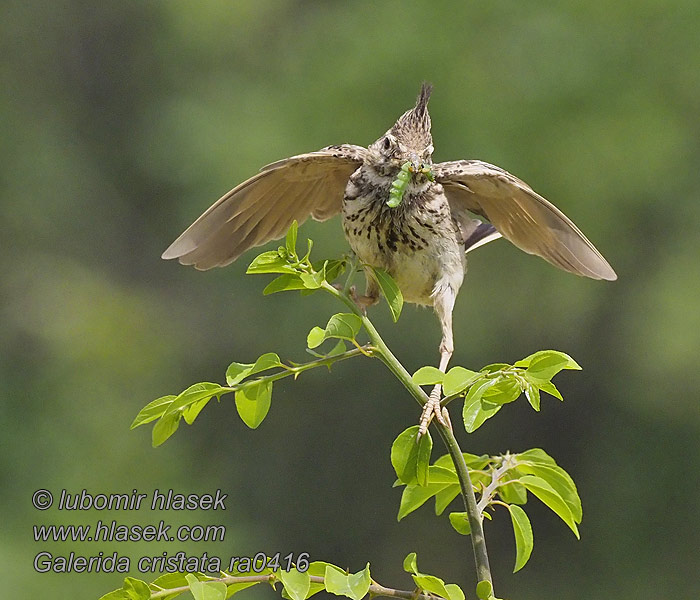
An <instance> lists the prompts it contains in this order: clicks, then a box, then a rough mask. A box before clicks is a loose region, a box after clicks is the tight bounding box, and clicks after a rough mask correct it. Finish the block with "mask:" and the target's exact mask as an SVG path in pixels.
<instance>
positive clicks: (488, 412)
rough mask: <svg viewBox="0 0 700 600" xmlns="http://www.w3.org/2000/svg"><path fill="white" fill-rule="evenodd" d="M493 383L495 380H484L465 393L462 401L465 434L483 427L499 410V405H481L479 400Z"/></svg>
mask: <svg viewBox="0 0 700 600" xmlns="http://www.w3.org/2000/svg"><path fill="white" fill-rule="evenodd" d="M495 383H496V380H495V379H484V380H483V381H480V382H479V383H477V384H475V385H473V386H472V387H471V388H470V389H469V392H467V397H466V398H465V399H464V409H463V411H462V418H463V420H464V427H465V428H466V430H467V433H473V432H474V431H476V430H477V429H478V428H479V427H481V426H482V425H483V423H484V421H486V419H489V418H491V417H492V416H493V415H495V414H496V413H497V412H498V411H499V410H501V407H500V406H499V405H496V404H490V403H483V402H482V400H481V397H482V396H483V394H484V392H485V391H486V390H487V389H488V388H489V387H491V386H492V385H494V384H495Z"/></svg>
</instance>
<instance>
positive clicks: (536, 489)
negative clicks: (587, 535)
mask: <svg viewBox="0 0 700 600" xmlns="http://www.w3.org/2000/svg"><path fill="white" fill-rule="evenodd" d="M520 483H522V484H523V485H524V486H525V487H526V488H527V490H528V491H529V492H531V493H532V494H534V495H535V496H537V498H539V499H540V500H541V501H542V502H544V504H546V505H547V506H548V507H549V508H550V509H551V510H552V511H554V513H555V514H556V515H557V516H558V517H559V518H560V519H561V520H562V521H564V523H566V524H567V525H568V526H569V528H570V529H571V531H573V532H574V535H575V536H576V537H577V538H580V537H581V536H580V535H579V532H578V528H577V527H576V520H575V518H574V515H573V514H572V512H571V509H570V508H569V506H568V504H567V503H566V502H565V501H564V499H563V498H562V497H561V496H560V495H559V494H558V493H557V491H556V490H555V489H554V488H553V487H552V486H551V485H549V483H547V482H546V481H545V480H544V479H542V478H541V477H537V476H535V475H524V476H523V477H521V478H520Z"/></svg>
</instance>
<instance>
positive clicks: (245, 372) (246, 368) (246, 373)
mask: <svg viewBox="0 0 700 600" xmlns="http://www.w3.org/2000/svg"><path fill="white" fill-rule="evenodd" d="M281 366H282V363H281V362H280V357H279V356H277V354H275V353H274V352H268V353H266V354H263V355H262V356H260V357H259V358H258V359H257V360H256V361H255V362H254V363H253V364H246V363H237V362H234V363H231V364H230V365H229V367H228V369H226V383H228V385H230V386H233V385H236V384H237V383H240V382H241V381H243V380H244V379H245V378H246V377H250V376H251V375H255V374H256V373H261V372H262V371H267V370H268V369H274V368H276V367H281Z"/></svg>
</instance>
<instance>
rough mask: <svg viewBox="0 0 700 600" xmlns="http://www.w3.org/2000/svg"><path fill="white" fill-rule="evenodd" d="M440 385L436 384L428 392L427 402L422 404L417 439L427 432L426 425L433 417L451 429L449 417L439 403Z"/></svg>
mask: <svg viewBox="0 0 700 600" xmlns="http://www.w3.org/2000/svg"><path fill="white" fill-rule="evenodd" d="M440 391H441V390H440V386H436V387H435V388H434V389H433V391H432V392H431V393H430V398H429V399H428V402H426V403H425V405H424V406H423V413H422V414H421V417H420V424H419V425H418V439H420V438H421V437H422V436H424V435H425V434H426V433H428V426H429V425H430V422H431V421H432V420H433V418H435V419H437V421H438V423H440V424H441V425H444V426H445V427H448V428H450V429H452V423H450V417H449V415H448V413H447V410H446V409H443V408H442V406H441V405H440Z"/></svg>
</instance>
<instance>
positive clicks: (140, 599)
mask: <svg viewBox="0 0 700 600" xmlns="http://www.w3.org/2000/svg"><path fill="white" fill-rule="evenodd" d="M123 589H124V591H125V592H126V593H127V595H128V597H129V600H149V598H150V597H151V588H149V587H148V584H147V583H146V582H145V581H141V580H140V579H134V578H133V577H125V578H124V588H123Z"/></svg>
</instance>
